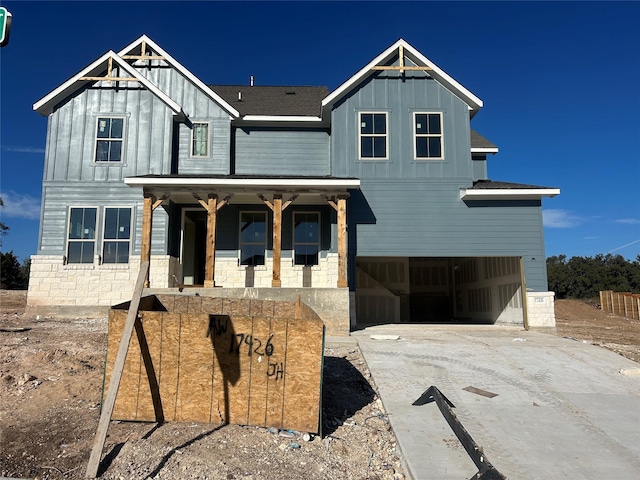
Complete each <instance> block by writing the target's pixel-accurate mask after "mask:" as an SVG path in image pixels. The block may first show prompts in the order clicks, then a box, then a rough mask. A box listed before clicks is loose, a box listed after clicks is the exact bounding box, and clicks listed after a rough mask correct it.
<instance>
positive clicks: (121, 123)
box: [95, 117, 125, 163]
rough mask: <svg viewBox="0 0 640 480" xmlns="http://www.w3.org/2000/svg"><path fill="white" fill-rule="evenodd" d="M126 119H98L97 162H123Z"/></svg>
mask: <svg viewBox="0 0 640 480" xmlns="http://www.w3.org/2000/svg"><path fill="white" fill-rule="evenodd" d="M124 129H125V118H124V117H98V119H97V124H96V151H95V161H96V162H100V163H102V162H121V161H122V159H123V156H124V149H123V145H124Z"/></svg>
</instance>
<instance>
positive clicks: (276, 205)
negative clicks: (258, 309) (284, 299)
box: [258, 193, 298, 287]
mask: <svg viewBox="0 0 640 480" xmlns="http://www.w3.org/2000/svg"><path fill="white" fill-rule="evenodd" d="M258 198H259V199H260V200H262V201H263V202H264V204H265V205H266V206H267V207H269V208H270V209H271V211H272V212H273V274H272V275H273V276H272V279H271V286H272V287H281V286H282V280H281V279H280V263H281V262H280V260H281V257H282V212H283V211H284V210H285V209H286V208H287V207H288V206H289V205H291V204H292V203H293V202H294V200H295V199H296V198H298V194H297V193H296V194H294V195H291V198H289V200H287V201H286V202H285V203H282V194H279V193H276V194H274V195H273V203H271V202H270V201H269V200H267V199H266V198H265V196H264V195H262V194H261V193H259V194H258Z"/></svg>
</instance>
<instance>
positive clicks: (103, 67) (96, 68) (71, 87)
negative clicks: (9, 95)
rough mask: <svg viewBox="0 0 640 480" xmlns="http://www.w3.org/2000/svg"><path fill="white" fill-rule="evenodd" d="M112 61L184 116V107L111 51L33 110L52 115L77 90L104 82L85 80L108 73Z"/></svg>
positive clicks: (176, 112) (40, 101)
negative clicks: (90, 84) (89, 84)
mask: <svg viewBox="0 0 640 480" xmlns="http://www.w3.org/2000/svg"><path fill="white" fill-rule="evenodd" d="M109 61H111V62H112V65H113V64H115V65H117V66H118V67H121V68H122V69H123V70H124V71H125V72H126V73H127V74H128V75H130V77H129V78H132V79H135V80H136V81H138V82H140V84H142V85H143V86H144V87H145V88H147V89H148V90H149V91H150V92H151V93H153V94H154V95H155V96H156V97H158V98H159V99H160V100H162V101H163V102H164V103H165V104H166V105H167V106H168V107H169V108H170V109H171V110H172V111H173V114H174V115H178V116H180V115H183V112H182V107H181V106H180V105H178V104H177V103H176V102H174V101H173V100H172V99H171V98H169V97H168V96H167V94H165V93H164V92H163V91H162V90H160V89H159V88H158V87H156V86H155V85H154V84H153V83H151V82H150V81H149V80H147V79H146V78H145V77H143V76H142V75H140V74H139V73H138V72H137V71H136V69H135V68H133V67H131V65H129V64H128V63H127V62H125V61H124V60H122V59H121V58H120V57H119V56H118V55H116V54H115V52H114V51H113V50H109V51H108V52H107V53H105V54H104V55H102V56H101V57H100V58H98V59H97V60H96V61H95V62H93V63H92V64H91V65H89V66H88V67H86V68H85V69H84V70H81V71H80V72H78V73H77V74H76V75H74V76H73V77H71V78H70V79H69V80H67V81H66V82H64V83H63V84H62V85H60V86H59V87H58V88H56V89H55V90H53V91H52V92H50V93H49V94H48V95H46V96H44V97H43V98H41V99H40V100H38V101H37V102H36V103H34V104H33V109H34V110H35V111H37V112H38V113H39V114H40V115H45V116H46V115H50V114H51V113H52V112H53V110H54V109H55V107H56V105H58V104H59V103H60V102H61V101H63V100H64V99H65V98H68V97H69V96H70V95H71V94H73V93H74V92H75V91H76V90H78V89H80V88H82V87H83V86H84V85H85V84H86V82H98V81H103V80H83V78H84V77H96V76H98V75H101V74H103V73H104V72H105V71H107V68H108V62H109ZM132 81H133V80H132Z"/></svg>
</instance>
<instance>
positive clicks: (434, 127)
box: [413, 112, 444, 160]
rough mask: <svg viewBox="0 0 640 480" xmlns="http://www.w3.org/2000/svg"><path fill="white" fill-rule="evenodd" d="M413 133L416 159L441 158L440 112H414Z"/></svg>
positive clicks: (442, 145) (442, 154)
mask: <svg viewBox="0 0 640 480" xmlns="http://www.w3.org/2000/svg"><path fill="white" fill-rule="evenodd" d="M413 133H414V137H415V141H414V143H413V147H414V158H415V159H416V160H423V159H427V160H442V159H443V158H444V144H443V141H442V140H443V137H442V112H424V113H423V112H416V113H414V114H413Z"/></svg>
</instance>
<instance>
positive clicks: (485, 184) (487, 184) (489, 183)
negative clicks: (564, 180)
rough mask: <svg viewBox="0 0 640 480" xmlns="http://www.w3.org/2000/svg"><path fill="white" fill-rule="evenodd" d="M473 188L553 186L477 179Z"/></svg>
mask: <svg viewBox="0 0 640 480" xmlns="http://www.w3.org/2000/svg"><path fill="white" fill-rule="evenodd" d="M471 188H472V189H473V190H487V189H489V190H518V189H527V190H530V189H539V188H545V189H548V188H552V187H541V186H540V185H527V184H525V183H513V182H498V181H494V180H477V181H476V182H474V184H473V187H471Z"/></svg>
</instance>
